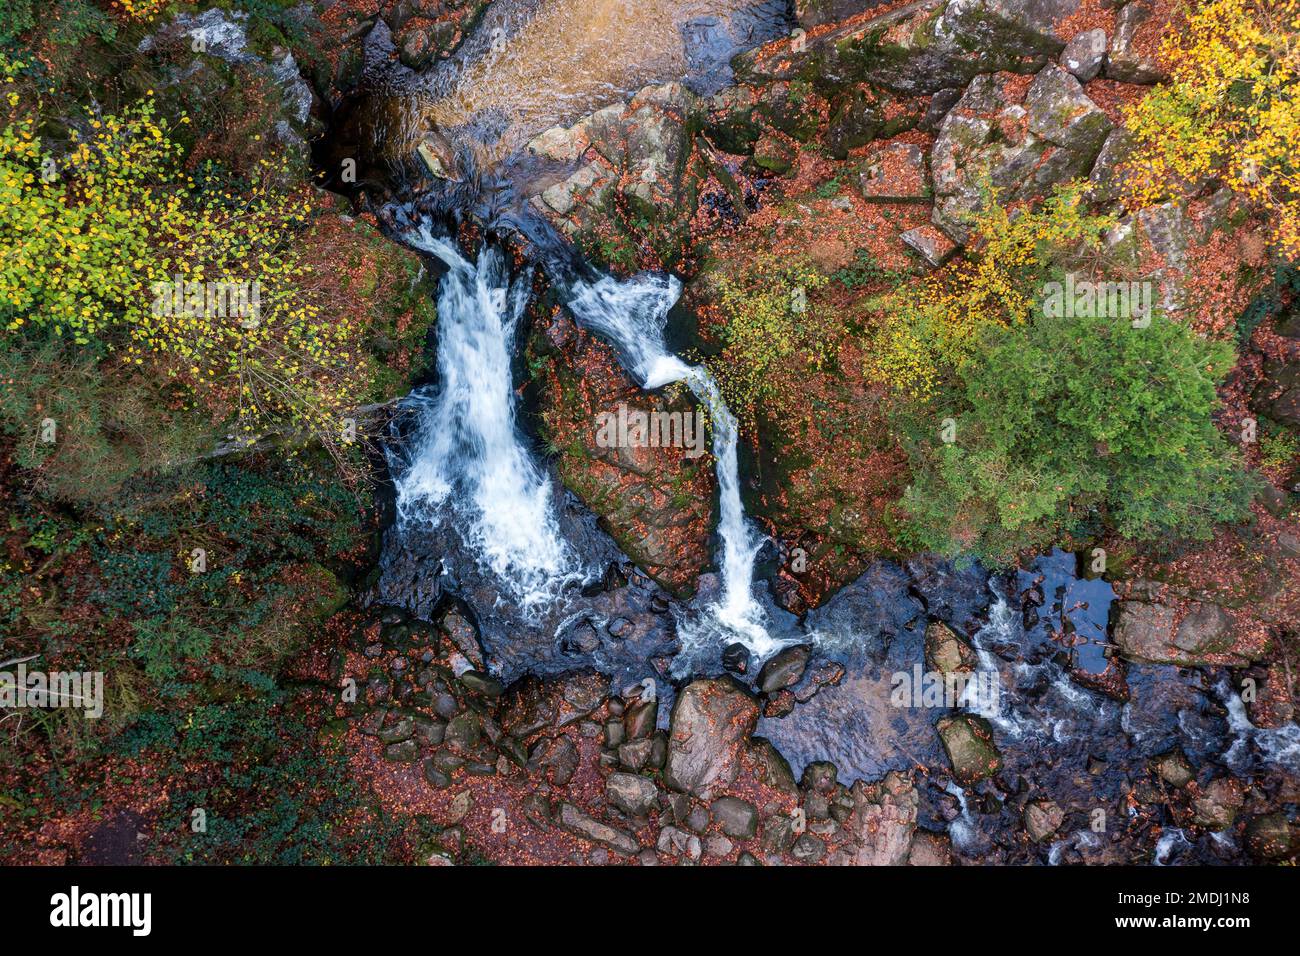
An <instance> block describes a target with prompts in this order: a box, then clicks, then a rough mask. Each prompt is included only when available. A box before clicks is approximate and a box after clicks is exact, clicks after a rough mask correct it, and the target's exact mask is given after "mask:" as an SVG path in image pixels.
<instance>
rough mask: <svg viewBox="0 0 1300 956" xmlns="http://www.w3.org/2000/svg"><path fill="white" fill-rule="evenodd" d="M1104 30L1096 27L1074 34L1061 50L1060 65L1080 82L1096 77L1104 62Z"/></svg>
mask: <svg viewBox="0 0 1300 956" xmlns="http://www.w3.org/2000/svg"><path fill="white" fill-rule="evenodd" d="M1106 45H1107V40H1106V31H1105V30H1103V29H1101V28H1100V27H1098V28H1097V29H1095V30H1085V31H1083V32H1082V33H1080V34H1078V35H1077V36H1075V38H1074V39H1073V40H1071V41H1070V42H1069V43H1067V44H1066V45H1065V49H1064V50H1062V51H1061V59H1060V64H1061V66H1062V67H1063V68H1064V69H1065V70H1067V71H1069V72H1070V73H1071V74H1072V75H1073V76H1074V77H1075V79H1077V80H1078V81H1079V82H1080V83H1087V82H1088V81H1089V80H1093V79H1096V77H1097V76H1098V74H1100V73H1101V68H1102V65H1103V64H1104V63H1105V62H1106Z"/></svg>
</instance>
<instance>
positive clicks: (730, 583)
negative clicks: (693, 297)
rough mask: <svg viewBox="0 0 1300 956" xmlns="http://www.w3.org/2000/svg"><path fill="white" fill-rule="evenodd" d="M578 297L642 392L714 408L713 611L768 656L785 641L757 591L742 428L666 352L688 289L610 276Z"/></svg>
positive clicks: (591, 324)
mask: <svg viewBox="0 0 1300 956" xmlns="http://www.w3.org/2000/svg"><path fill="white" fill-rule="evenodd" d="M571 291H572V298H571V299H570V301H569V303H568V304H569V309H570V311H572V312H573V314H574V316H575V317H576V318H577V320H578V324H579V325H581V326H582V327H584V328H586V329H589V330H591V331H594V332H598V333H600V334H601V335H603V336H604V337H605V338H607V339H608V340H609V341H610V342H612V343H613V345H614V347H615V348H616V349H617V350H618V352H619V355H620V358H621V360H622V362H623V366H624V368H626V369H627V370H628V372H629V373H631V374H632V375H633V376H634V377H635V378H636V379H637V380H639V381H640V383H641V386H642V388H647V389H651V388H660V387H662V386H664V385H667V384H669V383H671V382H685V383H686V385H687V387H689V388H690V390H691V391H692V392H693V393H694V394H695V396H696V398H698V399H699V400H700V402H701V403H702V404H703V405H704V406H705V407H706V408H707V409H708V410H709V417H710V419H711V422H712V427H713V457H714V459H715V460H716V464H717V475H718V492H719V511H720V515H719V522H718V534H719V536H720V537H721V538H722V558H721V562H720V563H721V566H722V599H721V601H719V602H718V604H717V605H716V606H715V607H714V608H712V611H713V614H714V616H715V618H716V621H717V623H718V624H719V625H721V627H722V629H723V630H725V631H727V632H729V633H730V634H731V635H732V637H733V639H735V640H739V641H740V642H741V643H743V644H744V645H746V646H747V647H748V648H749V649H750V651H751V652H753V653H754V654H756V655H758V656H759V657H764V656H767V655H768V654H770V653H772V651H774V650H776V649H777V648H778V647H780V646H781V642H780V641H778V640H776V639H774V638H773V637H772V636H771V635H770V634H768V631H767V628H766V627H765V626H764V613H763V610H762V608H761V607H759V605H758V604H757V602H755V600H754V597H753V593H752V590H753V577H754V559H755V557H756V556H757V554H758V551H759V548H760V547H762V544H763V539H762V538H761V537H760V536H759V535H758V534H756V533H755V532H754V531H753V529H752V528H751V527H750V525H749V522H748V521H746V520H745V509H744V505H742V504H741V501H740V471H739V466H738V464H737V459H736V443H737V439H738V435H739V426H738V424H737V422H736V417H735V416H734V415H732V414H731V411H730V410H729V409H728V408H727V404H726V402H725V401H724V400H723V398H722V392H721V390H720V389H719V388H718V383H717V382H716V381H714V379H713V376H712V375H710V374H709V373H708V371H707V370H706V369H704V368H702V367H700V366H698V365H687V364H686V363H685V362H683V361H682V360H681V359H680V358H678V357H677V356H675V355H673V354H672V353H671V352H669V351H668V350H667V348H666V347H665V346H664V323H665V322H666V321H667V318H668V310H669V309H671V308H672V307H673V305H674V303H676V301H677V297H678V296H679V295H680V294H681V283H680V282H679V281H678V280H677V279H676V278H674V277H671V276H666V277H665V276H639V277H637V278H634V279H630V280H628V281H626V282H616V281H615V280H614V279H612V278H610V277H608V276H605V277H603V278H601V279H599V280H598V281H596V282H578V283H576V284H575V285H574V287H573V289H572V290H571Z"/></svg>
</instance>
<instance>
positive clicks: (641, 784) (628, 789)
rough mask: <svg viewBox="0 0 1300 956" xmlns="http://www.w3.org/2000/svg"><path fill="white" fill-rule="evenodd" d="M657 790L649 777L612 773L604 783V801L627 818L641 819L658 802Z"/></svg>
mask: <svg viewBox="0 0 1300 956" xmlns="http://www.w3.org/2000/svg"><path fill="white" fill-rule="evenodd" d="M658 796H659V788H658V787H656V786H655V785H654V781H653V780H651V779H650V778H649V777H642V776H639V775H638V774H632V773H612V774H610V775H609V779H607V780H606V781H605V799H607V800H608V801H609V802H610V803H611V804H613V805H614V806H616V807H618V809H620V810H622V811H623V812H624V813H626V814H627V815H628V816H632V817H643V816H645V815H646V814H648V813H649V812H650V811H651V810H652V809H653V808H654V806H655V803H656V802H657V800H658Z"/></svg>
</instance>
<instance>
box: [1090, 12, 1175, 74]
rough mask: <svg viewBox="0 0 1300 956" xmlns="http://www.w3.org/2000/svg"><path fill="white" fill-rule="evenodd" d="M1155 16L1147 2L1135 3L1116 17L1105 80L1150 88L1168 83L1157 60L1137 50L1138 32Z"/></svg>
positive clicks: (1107, 57) (1107, 56) (1107, 58)
mask: <svg viewBox="0 0 1300 956" xmlns="http://www.w3.org/2000/svg"><path fill="white" fill-rule="evenodd" d="M1154 12H1155V11H1154V10H1153V9H1152V7H1151V4H1150V3H1149V2H1148V0H1133V2H1131V3H1128V4H1126V5H1125V6H1124V7H1123V8H1122V9H1121V10H1120V11H1119V13H1118V14H1117V15H1116V17H1115V35H1114V36H1113V37H1111V40H1110V50H1109V51H1108V53H1107V55H1106V67H1105V70H1104V71H1103V72H1104V73H1105V76H1106V79H1108V80H1118V81H1119V82H1121V83H1141V84H1148V85H1150V84H1155V83H1161V82H1164V81H1165V80H1167V79H1168V76H1167V75H1166V74H1165V72H1164V71H1163V70H1162V69H1161V68H1160V66H1159V64H1158V63H1156V62H1155V60H1153V59H1151V58H1150V57H1144V56H1142V55H1140V54H1139V53H1138V52H1137V49H1136V44H1135V41H1136V39H1137V35H1138V31H1140V30H1141V29H1142V26H1143V25H1144V24H1145V23H1146V22H1147V21H1148V20H1150V19H1151V17H1152V15H1153V14H1154Z"/></svg>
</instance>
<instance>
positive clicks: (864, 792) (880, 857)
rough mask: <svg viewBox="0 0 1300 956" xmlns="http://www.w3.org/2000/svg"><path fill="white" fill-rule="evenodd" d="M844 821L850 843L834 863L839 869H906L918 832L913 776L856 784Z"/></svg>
mask: <svg viewBox="0 0 1300 956" xmlns="http://www.w3.org/2000/svg"><path fill="white" fill-rule="evenodd" d="M848 796H849V798H850V801H851V803H852V811H851V812H850V814H849V816H848V817H847V818H846V819H845V821H844V826H843V832H844V834H845V836H847V837H848V842H847V843H846V844H845V845H844V846H843V847H841V848H840V849H838V850H836V852H835V855H834V856H833V857H832V859H831V862H832V863H835V864H836V865H839V866H902V865H903V864H904V863H906V862H907V861H908V855H909V853H910V851H911V845H912V835H913V833H915V831H916V816H917V807H918V805H919V802H920V801H919V796H918V794H917V791H916V786H915V784H914V783H913V782H912V779H911V777H910V775H907V774H901V773H896V772H892V771H891V772H890V773H888V774H886V775H885V777H884V779H883V780H881V781H880V782H879V783H874V784H867V783H863V782H862V781H858V782H856V783H854V785H853V787H852V788H851V789H850V791H849V793H848Z"/></svg>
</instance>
